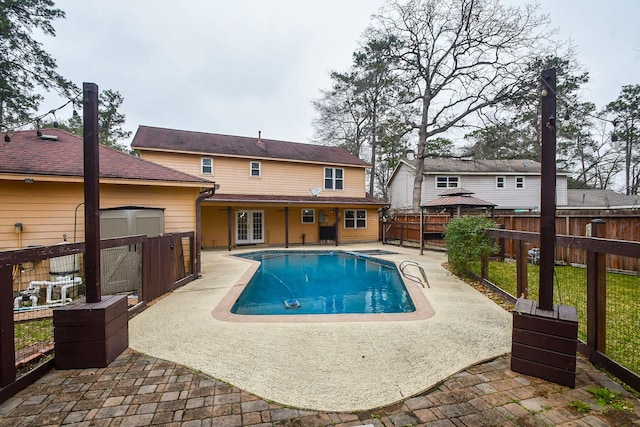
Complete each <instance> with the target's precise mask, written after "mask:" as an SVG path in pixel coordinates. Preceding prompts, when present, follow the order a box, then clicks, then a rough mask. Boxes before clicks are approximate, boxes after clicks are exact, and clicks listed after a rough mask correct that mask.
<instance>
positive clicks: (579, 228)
mask: <svg viewBox="0 0 640 427" xmlns="http://www.w3.org/2000/svg"><path fill="white" fill-rule="evenodd" d="M493 219H494V221H495V222H496V223H497V224H498V225H500V226H502V227H504V229H505V230H514V231H523V232H532V233H539V232H540V216H539V215H531V214H526V215H524V214H518V215H501V214H497V215H495V217H494V218H493ZM594 219H602V220H604V221H605V225H604V230H603V231H602V233H603V234H602V237H605V238H608V239H614V240H626V241H635V242H637V241H640V215H634V214H606V213H605V214H604V215H584V214H582V213H581V212H577V213H576V212H569V213H567V214H561V215H557V216H556V221H555V225H556V234H558V235H565V236H586V235H587V232H588V230H589V228H590V224H591V222H592V221H593V220H594ZM450 220H451V217H450V216H449V215H425V216H424V218H423V231H424V232H427V233H428V232H431V231H432V232H440V231H444V230H445V229H446V225H447V224H448V223H449V221H450ZM381 227H382V230H381V236H382V239H383V242H385V243H390V244H399V245H400V246H405V245H407V246H418V245H419V244H420V215H418V214H406V215H395V216H394V217H393V219H392V220H391V221H386V222H381ZM423 237H424V236H423ZM432 237H433V236H432ZM435 243H436V244H442V245H443V244H444V242H443V241H435ZM530 243H531V244H530V245H529V249H531V248H534V247H538V246H539V243H536V242H530ZM517 249H518V248H516V244H515V242H514V241H513V240H506V241H505V242H504V245H503V246H501V251H503V253H504V256H506V257H509V258H515V257H516V251H517ZM525 252H526V251H525ZM501 255H502V252H501ZM555 257H556V258H555V259H556V261H557V262H561V263H565V264H568V265H585V264H586V259H585V253H584V251H580V250H576V248H575V246H571V245H568V246H566V247H558V248H557V250H556V254H555ZM607 268H608V269H612V270H620V271H632V272H638V271H640V260H639V259H638V258H633V257H626V256H624V255H618V254H614V253H610V254H608V255H607Z"/></svg>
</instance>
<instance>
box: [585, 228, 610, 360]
mask: <svg viewBox="0 0 640 427" xmlns="http://www.w3.org/2000/svg"><path fill="white" fill-rule="evenodd" d="M604 224H605V221H603V220H601V219H594V220H593V221H591V237H606V236H605V231H604ZM606 282H607V254H606V253H601V252H596V251H593V250H589V251H587V347H588V348H589V351H590V352H591V351H598V352H600V353H605V350H606V338H607V337H606V333H607V328H606V321H607V309H606V307H607V306H606V304H607V283H606Z"/></svg>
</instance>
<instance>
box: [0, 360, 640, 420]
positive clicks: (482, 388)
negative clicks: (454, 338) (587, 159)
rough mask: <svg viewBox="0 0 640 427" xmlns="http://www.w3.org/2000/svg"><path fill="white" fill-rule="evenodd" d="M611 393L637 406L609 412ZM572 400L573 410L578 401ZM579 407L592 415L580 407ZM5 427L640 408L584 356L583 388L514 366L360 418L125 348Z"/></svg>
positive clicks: (67, 377) (599, 413)
mask: <svg viewBox="0 0 640 427" xmlns="http://www.w3.org/2000/svg"><path fill="white" fill-rule="evenodd" d="M594 387H596V388H597V387H606V388H608V389H610V390H613V391H614V392H616V393H617V394H619V395H621V396H622V397H623V398H624V399H625V402H626V405H627V406H628V407H629V409H615V408H612V407H611V406H605V407H602V406H600V405H598V403H597V401H596V399H595V398H594V397H593V395H592V394H591V393H590V392H589V391H588V390H589V389H590V388H594ZM572 402H573V404H572ZM577 402H581V403H582V404H585V406H586V405H588V407H589V408H590V410H589V412H578V411H577V410H576V409H574V406H576V403H577ZM0 417H1V420H0V426H11V427H14V426H45V425H75V426H147V425H175V426H216V427H218V426H219V427H232V426H265V427H266V426H337V427H347V426H361V425H369V424H370V425H373V426H376V427H379V426H394V427H400V426H430V427H446V426H555V425H557V426H591V427H597V426H640V401H639V400H638V398H637V395H636V396H634V395H632V394H631V393H629V392H627V391H625V390H624V389H623V388H622V387H620V386H619V385H618V384H617V383H615V382H613V381H612V380H611V379H609V378H608V377H607V376H606V375H605V374H603V373H601V372H599V371H598V370H596V369H595V368H594V367H593V366H592V365H591V364H589V363H588V362H586V361H585V360H584V359H582V358H579V360H578V378H577V385H576V388H575V389H569V388H566V387H562V386H559V385H556V384H553V383H549V382H546V381H542V380H539V379H536V378H531V377H528V376H524V375H521V374H517V373H515V372H512V371H511V370H510V369H509V356H502V357H499V358H497V359H495V360H493V361H490V362H486V363H482V364H479V365H476V366H472V367H470V368H468V369H466V370H464V371H462V372H460V373H458V374H456V375H454V376H453V377H451V378H449V379H447V380H446V381H444V382H443V383H442V384H440V385H439V386H438V387H436V388H435V389H433V390H430V391H428V392H425V393H423V394H421V395H419V396H415V397H412V398H409V399H406V400H404V401H403V402H400V403H397V404H394V405H391V406H387V407H383V408H377V409H372V410H368V411H363V412H358V413H335V412H329V413H327V412H318V411H309V410H304V409H299V408H290V407H285V406H282V405H279V404H277V403H274V402H269V401H267V400H263V399H261V398H259V397H257V396H254V395H251V394H249V393H246V392H243V391H242V390H239V389H238V388H236V387H233V386H231V385H229V384H226V383H224V382H221V381H219V380H216V379H214V378H211V377H208V376H206V375H203V374H201V373H198V372H195V371H193V370H190V369H188V368H185V367H182V366H178V365H176V364H175V363H171V362H167V361H164V360H159V359H156V358H153V357H148V356H145V355H143V354H140V353H137V352H135V351H133V350H126V351H125V352H124V353H123V354H122V355H121V356H120V357H118V358H117V359H116V360H115V361H114V362H113V363H111V364H110V365H109V366H108V367H107V368H104V369H82V370H80V369H78V370H68V371H55V370H54V371H52V372H50V373H48V374H47V375H46V376H45V377H43V378H42V379H41V380H39V381H38V382H37V383H36V384H33V385H32V386H30V387H28V388H27V389H26V390H23V391H22V392H20V393H19V394H17V395H16V396H14V397H12V398H10V399H9V400H8V401H6V402H5V403H3V404H2V405H0Z"/></svg>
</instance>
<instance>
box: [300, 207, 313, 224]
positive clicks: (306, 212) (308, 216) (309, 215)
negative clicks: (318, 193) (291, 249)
mask: <svg viewBox="0 0 640 427" xmlns="http://www.w3.org/2000/svg"><path fill="white" fill-rule="evenodd" d="M315 222H316V210H315V209H302V223H303V224H313V223H315Z"/></svg>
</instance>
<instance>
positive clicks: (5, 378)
mask: <svg viewBox="0 0 640 427" xmlns="http://www.w3.org/2000/svg"><path fill="white" fill-rule="evenodd" d="M12 270H13V266H12V265H6V266H1V267H0V303H1V304H2V307H0V386H1V387H4V386H7V385H9V384H11V383H12V382H14V381H15V380H16V352H15V342H14V339H15V337H14V329H13V328H14V325H13V278H12V275H11V272H12Z"/></svg>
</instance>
